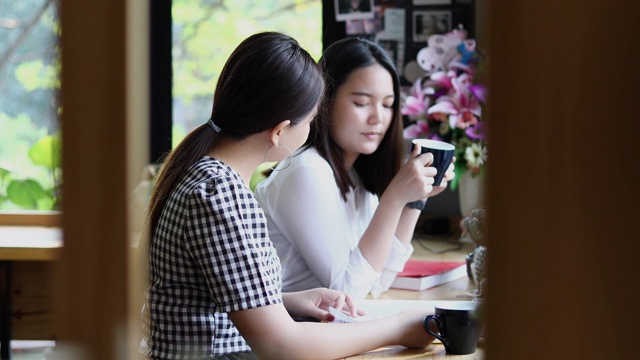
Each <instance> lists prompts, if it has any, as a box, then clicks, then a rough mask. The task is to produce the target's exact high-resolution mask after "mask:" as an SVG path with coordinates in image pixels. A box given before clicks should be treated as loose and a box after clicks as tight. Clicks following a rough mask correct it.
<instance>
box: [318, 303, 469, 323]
mask: <svg viewBox="0 0 640 360" xmlns="http://www.w3.org/2000/svg"><path fill="white" fill-rule="evenodd" d="M459 302H468V301H448V300H447V301H445V300H370V299H364V300H359V301H357V302H356V306H357V308H358V309H362V310H364V311H365V312H366V315H364V316H359V317H356V318H352V317H351V316H349V315H347V314H345V313H343V312H342V311H339V310H337V309H334V308H330V309H329V313H331V314H332V315H333V316H334V317H335V320H334V321H333V322H339V323H350V322H360V321H367V320H374V319H379V318H383V317H385V316H389V315H393V314H395V313H398V312H400V311H404V310H408V309H415V308H424V309H427V310H429V311H431V312H434V311H435V307H436V306H437V305H438V304H441V305H443V306H444V305H446V304H454V303H459Z"/></svg>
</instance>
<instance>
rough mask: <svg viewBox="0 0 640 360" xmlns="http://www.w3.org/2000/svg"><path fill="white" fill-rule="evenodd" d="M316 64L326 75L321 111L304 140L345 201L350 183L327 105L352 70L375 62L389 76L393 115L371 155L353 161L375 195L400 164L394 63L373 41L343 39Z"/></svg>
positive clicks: (361, 156) (400, 154) (396, 81)
mask: <svg viewBox="0 0 640 360" xmlns="http://www.w3.org/2000/svg"><path fill="white" fill-rule="evenodd" d="M319 63H320V66H321V67H322V70H323V72H324V73H325V77H326V85H325V95H324V102H323V105H322V111H319V112H318V116H317V118H316V120H315V121H313V122H312V123H311V132H310V134H309V138H308V139H307V142H306V143H305V144H306V145H307V146H313V147H315V148H316V149H317V150H318V153H319V154H320V155H321V156H322V157H323V158H325V159H326V160H327V161H328V162H329V164H330V165H331V168H332V169H333V172H334V175H335V179H336V183H337V185H338V188H340V192H341V193H342V197H343V198H344V199H345V200H346V195H347V193H348V192H349V189H350V188H351V187H352V186H353V183H352V181H351V179H350V178H349V173H348V171H347V169H346V168H345V166H344V160H343V159H344V152H343V150H342V148H340V146H339V145H338V144H336V142H335V141H334V140H333V138H331V135H330V132H329V128H330V126H331V117H330V114H331V111H330V109H331V107H332V106H333V102H334V100H335V95H336V92H337V90H338V88H339V87H340V86H341V85H342V84H343V83H344V82H345V81H346V79H347V77H348V76H349V75H350V74H351V73H352V72H353V71H355V70H357V69H360V68H364V67H367V66H371V65H374V64H379V65H380V66H382V67H383V68H384V69H386V70H387V71H388V72H389V74H390V75H391V78H392V79H393V92H394V102H393V115H392V119H391V124H389V129H388V130H387V132H386V134H385V136H384V138H383V139H382V142H381V143H380V146H379V147H378V148H377V149H376V151H375V152H373V153H372V154H369V155H366V154H361V155H359V156H358V158H357V160H356V162H355V163H354V165H353V166H354V168H355V170H356V172H357V173H358V176H359V177H360V179H361V181H362V182H363V185H364V187H365V188H366V189H367V190H368V191H370V192H372V193H374V194H376V195H378V196H382V193H383V192H384V190H385V189H386V188H387V186H388V185H389V183H390V182H391V180H392V179H393V177H394V176H395V175H396V173H397V172H398V170H399V169H400V167H401V166H402V156H403V152H404V149H403V146H402V144H403V141H402V114H401V113H400V81H399V80H398V75H397V73H396V69H395V66H394V65H393V62H392V61H391V58H390V57H389V55H388V54H387V53H386V51H385V50H384V49H383V48H382V47H380V46H379V45H378V44H376V43H374V42H373V41H369V40H367V39H361V38H344V39H341V40H338V41H336V42H334V43H333V44H331V45H330V46H329V47H327V49H326V50H325V51H324V53H323V55H322V57H321V58H320V61H319Z"/></svg>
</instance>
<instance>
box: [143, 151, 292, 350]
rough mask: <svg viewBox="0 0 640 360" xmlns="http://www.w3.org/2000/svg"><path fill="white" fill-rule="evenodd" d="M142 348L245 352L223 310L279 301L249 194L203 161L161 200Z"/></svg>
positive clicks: (215, 164) (271, 251)
mask: <svg viewBox="0 0 640 360" xmlns="http://www.w3.org/2000/svg"><path fill="white" fill-rule="evenodd" d="M150 271H151V285H150V288H149V289H148V291H147V305H146V306H145V310H144V316H145V318H146V320H147V322H146V332H147V334H146V338H145V342H146V343H147V346H148V347H149V351H150V353H149V354H147V355H149V356H150V357H151V358H154V359H155V358H161V359H185V358H189V359H193V358H195V359H205V358H214V357H215V356H219V355H222V354H228V353H233V352H240V351H250V350H251V349H250V348H249V346H248V345H247V343H246V342H245V340H244V339H243V338H242V337H241V336H240V334H239V333H238V330H237V329H236V328H235V327H234V326H233V323H232V322H231V320H230V319H229V317H228V316H227V314H226V313H227V312H230V311H238V310H245V309H251V308H255V307H260V306H265V305H270V304H278V303H282V294H281V291H280V287H281V280H280V272H281V269H280V260H279V259H278V257H277V255H276V251H275V248H274V247H273V245H272V243H271V241H270V240H269V237H268V235H267V229H266V220H265V217H264V214H263V212H262V210H261V209H260V206H259V205H258V203H257V201H256V200H255V198H254V196H253V193H252V192H251V191H250V190H249V189H248V188H247V187H246V186H245V184H244V182H243V181H242V179H241V178H240V176H239V175H238V174H237V173H236V172H235V171H233V170H232V169H231V168H230V167H228V166H227V165H225V164H224V163H222V162H220V161H218V160H216V159H213V158H210V157H204V158H202V159H201V160H200V161H199V162H198V163H197V164H195V165H194V166H192V167H191V169H190V170H189V171H188V173H187V174H186V176H185V177H184V178H183V179H182V181H181V182H180V183H179V184H178V186H177V187H176V189H175V190H174V191H173V193H172V194H171V196H170V198H169V200H168V201H167V203H166V205H165V207H164V210H163V211H162V215H161V217H160V220H159V222H158V226H157V228H156V233H155V235H154V238H153V242H152V245H151V258H150Z"/></svg>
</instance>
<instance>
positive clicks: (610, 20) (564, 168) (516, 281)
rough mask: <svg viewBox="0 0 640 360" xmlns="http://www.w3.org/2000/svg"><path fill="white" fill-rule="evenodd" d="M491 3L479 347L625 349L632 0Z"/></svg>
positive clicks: (504, 351)
mask: <svg viewBox="0 0 640 360" xmlns="http://www.w3.org/2000/svg"><path fill="white" fill-rule="evenodd" d="M488 14H489V18H490V24H489V25H488V35H489V36H490V38H491V48H490V51H489V53H490V60H489V64H490V101H491V107H490V114H489V115H490V124H489V125H490V146H489V151H490V160H489V163H488V164H489V176H488V188H487V202H488V210H489V216H490V222H489V226H490V228H489V232H490V245H489V246H490V255H489V256H490V258H489V260H490V263H489V271H490V272H489V301H488V324H487V325H488V329H487V332H488V334H487V335H488V342H489V345H488V351H487V358H489V359H522V360H526V359H613V358H616V359H622V358H633V357H635V356H636V355H637V349H636V348H635V341H636V337H637V335H638V330H637V329H638V325H637V324H638V323H640V315H639V313H638V311H637V310H636V307H637V300H636V299H637V298H636V296H635V294H636V293H637V287H638V285H637V280H636V276H635V274H638V271H639V270H638V260H637V257H638V248H639V246H638V238H639V237H638V228H637V226H638V225H637V224H638V220H637V219H638V215H639V214H640V211H639V210H638V202H639V201H640V199H639V198H638V195H637V185H638V184H639V183H640V176H639V171H640V170H639V169H638V164H639V160H638V155H637V154H638V145H637V144H638V143H639V141H638V138H639V137H640V121H639V120H638V119H639V116H638V114H637V111H636V109H635V107H634V105H635V104H636V103H637V99H638V91H637V86H638V80H639V79H638V77H639V76H638V71H637V68H636V67H637V63H638V60H637V57H634V56H632V52H634V51H635V47H636V44H635V41H634V39H636V38H637V36H638V34H640V21H638V20H639V19H638V15H639V14H640V3H638V2H631V1H625V2H624V3H622V2H609V1H604V0H601V1H600V0H599V1H575V0H573V1H546V0H545V1H540V0H529V1H525V0H518V1H504V2H503V1H491V2H490V5H489V11H488Z"/></svg>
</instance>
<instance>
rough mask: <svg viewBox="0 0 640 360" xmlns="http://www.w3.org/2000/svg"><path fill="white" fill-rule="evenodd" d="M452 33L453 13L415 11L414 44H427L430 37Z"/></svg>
mask: <svg viewBox="0 0 640 360" xmlns="http://www.w3.org/2000/svg"><path fill="white" fill-rule="evenodd" d="M449 31H451V11H414V12H413V42H416V43H419V42H424V43H426V42H427V40H428V39H429V36H431V35H434V34H445V33H447V32H449Z"/></svg>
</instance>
